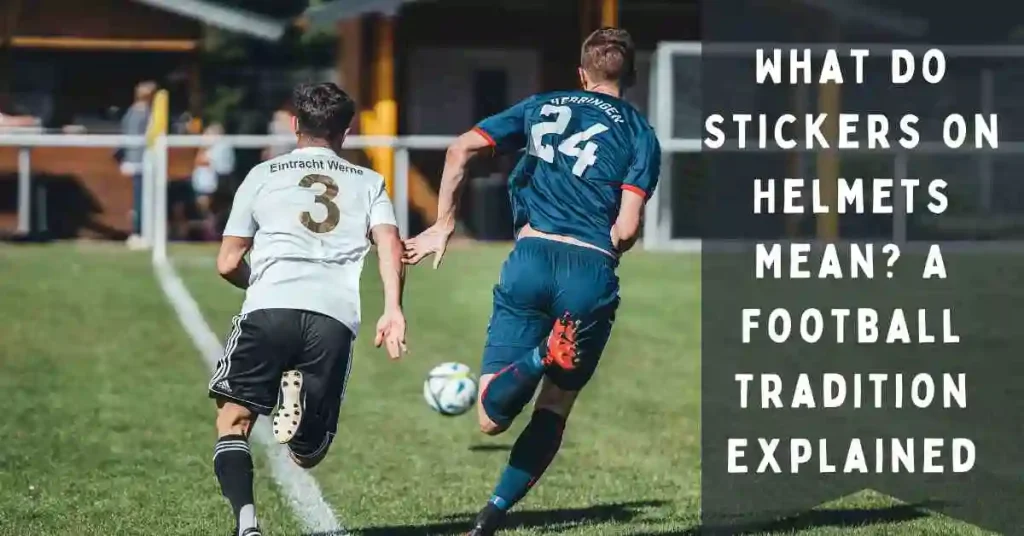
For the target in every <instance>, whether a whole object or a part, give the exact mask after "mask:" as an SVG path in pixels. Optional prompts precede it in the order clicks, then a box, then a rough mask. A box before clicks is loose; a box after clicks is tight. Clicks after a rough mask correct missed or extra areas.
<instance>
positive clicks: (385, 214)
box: [370, 179, 398, 229]
mask: <svg viewBox="0 0 1024 536" xmlns="http://www.w3.org/2000/svg"><path fill="white" fill-rule="evenodd" d="M378 225H394V226H395V227H398V220H396V219H395V207H394V206H392V205H391V198H390V197H389V196H388V191H387V188H385V187H384V180H383V179H381V180H380V182H379V183H378V184H377V186H376V187H375V188H374V189H373V194H372V196H371V198H370V229H373V228H374V227H376V226H378Z"/></svg>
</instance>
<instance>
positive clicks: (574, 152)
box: [404, 28, 661, 536]
mask: <svg viewBox="0 0 1024 536" xmlns="http://www.w3.org/2000/svg"><path fill="white" fill-rule="evenodd" d="M633 61H634V48H633V42H632V39H631V38H630V36H629V34H628V33H627V32H626V31H625V30H621V29H617V28H602V29H600V30H597V31H595V32H594V33H593V34H591V35H590V36H589V37H588V38H587V39H586V41H585V42H584V43H583V47H582V53H581V62H580V67H579V76H580V79H581V82H582V84H583V89H582V90H573V91H557V92H553V93H544V94H540V95H535V96H533V97H530V98H528V99H526V100H524V101H522V102H520V103H518V104H516V105H515V106H512V107H511V108H509V109H508V110H505V111H504V112H501V113H499V114H497V115H495V116H493V117H489V118H487V119H485V120H483V121H481V122H480V123H479V124H478V125H477V126H476V127H475V128H473V129H472V130H470V131H469V132H467V133H465V134H463V135H462V136H460V137H459V138H458V140H457V141H455V142H454V143H453V144H452V145H451V147H449V148H448V154H447V157H446V160H445V168H444V173H443V175H442V179H441V189H440V198H439V202H438V212H437V222H436V223H435V224H434V225H433V226H431V227H430V228H429V229H427V230H426V231H424V232H423V233H422V234H420V235H419V236H416V237H415V238H412V239H410V240H408V241H407V242H406V245H405V247H406V251H405V255H404V260H405V262H407V263H409V264H415V263H418V262H420V261H421V260H422V259H424V258H425V257H427V256H429V255H431V254H433V255H434V268H437V267H438V266H439V265H440V263H441V257H442V256H443V255H444V252H445V248H446V246H447V243H448V239H449V237H450V236H451V234H452V231H453V230H454V228H455V212H456V205H457V200H458V193H459V190H460V187H461V186H462V184H463V178H464V177H465V170H466V163H467V162H468V161H469V160H470V158H472V157H473V156H475V155H477V154H481V153H485V152H490V151H491V150H512V151H514V150H518V149H522V148H524V147H525V148H526V154H525V155H524V156H523V157H522V159H521V160H520V161H519V164H518V165H517V166H516V168H515V169H514V170H513V171H512V174H511V176H510V177H509V194H510V196H511V200H512V210H513V218H514V222H515V230H516V244H515V247H514V249H513V250H512V252H511V253H510V254H509V257H508V259H507V260H506V261H505V264H504V266H503V267H502V270H501V276H500V279H499V281H498V284H497V285H495V287H494V309H493V313H492V315H491V320H490V324H489V326H488V329H487V343H486V347H485V348H484V353H483V364H482V366H481V371H480V372H481V377H480V385H481V389H482V391H481V395H480V404H479V405H478V406H477V409H478V417H479V421H480V429H481V430H482V431H483V432H484V433H485V434H489V435H496V434H499V433H501V432H503V431H505V430H506V429H507V428H508V427H509V425H510V424H511V423H512V420H513V419H515V417H516V416H517V415H518V414H519V413H520V412H522V410H523V408H524V407H525V406H526V404H528V403H529V402H530V400H531V399H532V398H533V395H534V393H535V392H536V391H537V387H538V385H539V386H540V393H539V394H538V395H537V399H536V401H535V402H534V411H533V415H532V417H531V418H530V422H529V424H528V425H527V426H526V428H525V429H524V430H523V432H522V434H521V435H520V436H519V438H518V439H517V440H516V442H515V445H514V446H513V447H512V452H511V454H510V456H509V460H508V465H507V466H506V467H505V470H504V472H503V473H502V475H501V478H500V480H499V481H498V485H497V487H496V488H495V490H494V493H493V494H492V495H491V498H490V500H489V501H488V503H487V505H486V507H485V508H484V509H483V510H482V511H481V512H480V515H479V516H478V517H477V519H476V522H475V527H474V528H473V530H472V532H470V534H471V535H473V536H484V535H489V534H493V533H494V532H495V531H496V530H497V529H498V527H499V526H500V525H501V523H502V520H503V518H504V517H505V513H506V512H507V511H508V510H509V509H510V508H512V507H513V506H514V505H515V504H516V503H517V502H518V501H519V500H521V499H522V498H523V497H524V496H525V495H526V493H527V492H528V491H529V490H530V488H531V487H532V486H533V485H534V484H535V483H536V482H537V480H538V479H539V478H540V477H541V475H542V474H543V473H544V470H545V469H547V467H548V465H549V464H550V463H551V461H552V460H553V459H554V457H555V454H556V453H557V451H558V448H559V446H560V445H561V442H562V431H563V429H564V427H565V421H566V418H567V417H568V416H569V412H570V410H571V409H572V406H573V402H574V401H575V400H576V396H577V394H578V393H579V392H580V390H581V389H582V388H583V387H584V386H585V385H586V384H587V382H588V381H589V380H590V377H591V375H593V373H594V370H595V368H596V367H597V363H598V360H599V359H600V358H601V353H602V351H603V350H604V347H605V343H607V341H608V336H609V334H610V333H611V328H612V322H613V321H614V319H615V310H616V309H617V308H618V305H619V280H618V277H617V276H616V275H615V269H616V266H617V265H618V261H619V257H620V256H621V255H622V254H623V253H624V252H626V251H627V250H629V249H630V248H631V247H632V246H633V244H634V243H635V242H636V239H637V238H638V236H639V232H640V224H641V220H642V217H643V209H644V203H645V201H646V199H647V198H648V197H649V196H650V195H651V193H652V192H653V191H654V187H655V186H656V184H657V182H658V174H659V171H660V160H661V148H660V146H659V144H658V139H657V137H656V136H655V133H654V131H653V130H652V129H651V127H650V125H649V124H648V123H647V121H646V120H645V119H644V117H643V116H642V115H641V114H640V113H639V112H638V111H637V110H636V109H635V108H633V106H631V105H630V104H629V103H627V102H626V101H624V100H622V92H623V90H624V89H625V88H626V87H628V86H629V85H630V83H631V82H632V79H633V78H634V77H635V71H634V66H633Z"/></svg>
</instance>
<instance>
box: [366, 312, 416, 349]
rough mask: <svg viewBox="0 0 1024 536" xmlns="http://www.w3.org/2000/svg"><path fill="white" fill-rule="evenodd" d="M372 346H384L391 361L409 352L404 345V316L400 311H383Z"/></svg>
mask: <svg viewBox="0 0 1024 536" xmlns="http://www.w3.org/2000/svg"><path fill="white" fill-rule="evenodd" d="M373 344H374V346H376V347H377V348H380V347H381V346H384V348H385V349H386V350H387V352H388V357H390V358H391V359H398V358H400V357H402V354H404V353H406V352H408V351H409V348H407V347H406V345H405V315H403V314H402V311H401V310H397V309H396V310H389V311H384V314H383V315H381V317H380V320H378V321H377V336H376V337H375V338H374V339H373Z"/></svg>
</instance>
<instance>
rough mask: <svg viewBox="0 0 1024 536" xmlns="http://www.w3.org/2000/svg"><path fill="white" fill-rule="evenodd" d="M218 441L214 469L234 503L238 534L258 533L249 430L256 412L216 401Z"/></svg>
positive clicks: (229, 500)
mask: <svg viewBox="0 0 1024 536" xmlns="http://www.w3.org/2000/svg"><path fill="white" fill-rule="evenodd" d="M217 406H218V410H217V436H218V439H217V442H216V444H214V447H213V471H214V473H215V474H216V475H217V481H218V482H219V483H220V490H221V494H223V495H224V497H225V498H226V499H227V500H228V502H229V503H231V509H232V510H233V511H234V517H235V522H236V524H237V529H236V531H235V532H236V534H245V535H258V534H259V528H258V526H257V523H256V507H255V499H254V496H253V489H252V487H253V463H252V454H251V452H250V451H249V433H250V432H251V431H252V426H253V424H254V423H255V422H256V416H255V415H254V414H253V413H252V411H250V410H249V409H248V408H246V407H243V406H240V405H238V404H235V403H234V402H228V401H225V400H218V401H217Z"/></svg>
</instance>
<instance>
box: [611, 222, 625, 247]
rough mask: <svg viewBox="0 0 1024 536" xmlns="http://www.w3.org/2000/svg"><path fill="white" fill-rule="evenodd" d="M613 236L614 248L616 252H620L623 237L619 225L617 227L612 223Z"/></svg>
mask: <svg viewBox="0 0 1024 536" xmlns="http://www.w3.org/2000/svg"><path fill="white" fill-rule="evenodd" d="M611 238H612V248H613V249H614V250H615V252H616V253H618V252H619V244H620V243H622V238H621V237H619V229H618V228H617V227H615V226H614V225H612V231H611Z"/></svg>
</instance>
